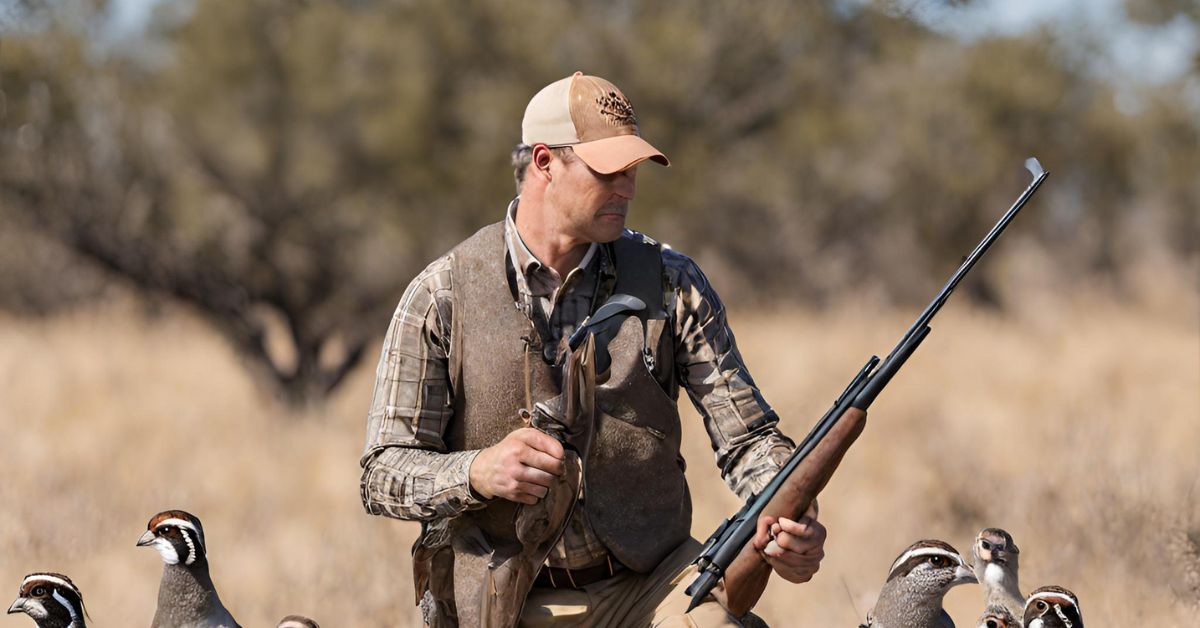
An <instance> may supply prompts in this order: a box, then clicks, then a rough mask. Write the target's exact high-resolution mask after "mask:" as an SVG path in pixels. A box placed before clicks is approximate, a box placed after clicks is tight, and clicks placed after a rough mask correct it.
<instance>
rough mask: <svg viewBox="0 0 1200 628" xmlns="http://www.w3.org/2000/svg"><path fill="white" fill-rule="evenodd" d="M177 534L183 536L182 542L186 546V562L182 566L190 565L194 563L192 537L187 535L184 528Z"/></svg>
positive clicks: (194, 545) (194, 547) (194, 554)
mask: <svg viewBox="0 0 1200 628" xmlns="http://www.w3.org/2000/svg"><path fill="white" fill-rule="evenodd" d="M179 533H180V534H182V535H183V541H184V542H185V543H187V546H188V555H187V560H186V561H184V564H185V565H190V564H192V563H194V562H196V544H195V543H193V542H192V535H191V534H188V531H187V529H186V528H180V529H179Z"/></svg>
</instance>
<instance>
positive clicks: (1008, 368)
mask: <svg viewBox="0 0 1200 628" xmlns="http://www.w3.org/2000/svg"><path fill="white" fill-rule="evenodd" d="M1181 294H1183V295H1187V296H1180V295H1181ZM1155 295H1157V296H1155ZM1122 301H1125V302H1122ZM1017 303H1018V305H1017V306H1016V307H1015V308H1014V310H1013V311H1012V313H1011V314H1010V315H1006V316H1000V315H997V314H996V313H994V312H992V311H987V310H980V309H973V308H969V307H966V306H965V304H964V303H952V304H951V305H950V306H949V307H948V308H947V309H946V311H945V312H944V313H943V315H942V316H941V317H940V318H939V319H938V321H937V324H936V325H935V330H934V334H933V335H932V336H931V337H930V338H929V340H927V341H926V343H925V345H924V346H923V347H922V349H921V351H920V352H918V354H917V355H916V356H915V357H914V358H913V360H912V361H911V362H910V364H909V366H908V367H907V369H906V370H905V371H904V372H903V373H901V375H900V376H899V377H897V379H896V380H895V381H894V382H893V384H892V386H891V387H890V388H889V389H888V390H887V391H886V392H885V393H884V395H883V396H882V397H881V398H880V400H879V402H878V403H877V404H876V406H875V408H874V410H873V412H872V415H871V417H870V419H869V420H868V425H867V430H866V432H865V433H864V435H863V437H862V438H861V439H860V440H859V442H858V444H856V446H855V448H854V449H852V450H851V452H850V454H849V455H848V456H847V459H846V461H845V462H844V463H843V468H842V469H841V470H840V471H839V473H838V475H837V476H835V477H834V479H833V481H832V482H831V484H830V485H829V488H828V489H827V491H826V493H825V495H824V496H823V497H822V519H823V521H824V522H825V523H826V525H827V526H828V527H829V530H830V537H829V543H828V548H827V549H828V558H827V559H826V561H825V563H824V565H823V568H822V570H821V572H820V573H819V574H818V575H817V578H816V579H815V580H814V581H813V582H812V583H810V584H808V585H803V586H790V585H787V584H786V583H782V582H778V581H776V582H773V583H772V584H771V585H770V587H769V588H768V591H767V595H766V596H765V597H764V602H763V603H762V605H761V606H760V608H759V610H760V611H761V613H762V615H763V616H764V617H766V618H767V619H768V620H769V621H772V622H773V624H774V625H779V626H822V627H824V626H845V625H854V624H853V622H854V621H855V620H856V619H861V616H862V615H863V613H865V611H866V609H867V608H869V607H870V606H871V604H872V602H873V600H874V596H875V594H876V593H877V592H878V590H879V587H880V586H881V584H882V579H883V577H884V575H885V573H886V571H887V568H888V565H889V563H890V561H891V560H892V559H893V558H894V556H895V554H896V553H897V552H898V551H899V550H900V549H902V548H903V547H905V546H906V545H908V544H909V543H910V542H912V541H913V540H916V539H917V538H922V537H940V538H943V539H945V540H947V541H949V542H951V543H952V544H954V545H956V546H957V547H959V548H960V549H965V548H966V546H967V545H968V543H969V539H970V538H971V537H972V535H973V534H974V533H975V532H976V531H977V530H978V529H979V528H982V527H984V526H1001V527H1005V528H1007V529H1008V530H1010V531H1011V532H1012V533H1013V534H1014V536H1015V538H1016V540H1017V543H1018V545H1019V546H1020V547H1021V551H1022V561H1021V566H1022V570H1023V572H1022V582H1023V583H1024V586H1025V588H1026V589H1032V588H1034V587H1036V586H1039V585H1042V584H1050V583H1055V584H1060V585H1065V586H1067V587H1069V588H1072V589H1074V590H1075V591H1076V592H1077V593H1079V595H1080V598H1081V601H1082V604H1083V609H1084V613H1085V614H1086V616H1087V618H1088V622H1089V625H1095V626H1135V625H1153V626H1183V625H1189V624H1190V623H1193V622H1194V618H1195V614H1194V613H1195V612H1196V611H1195V607H1194V606H1191V605H1190V604H1194V603H1195V600H1196V597H1195V596H1196V591H1197V590H1198V589H1197V584H1196V581H1195V574H1196V573H1200V571H1198V564H1197V562H1196V561H1197V558H1196V556H1197V553H1196V552H1195V547H1196V539H1197V538H1198V537H1200V534H1198V531H1200V498H1198V497H1197V493H1198V491H1200V487H1198V486H1197V484H1196V482H1197V479H1196V478H1197V477H1198V473H1197V470H1198V468H1197V462H1196V443H1198V442H1200V421H1198V420H1197V417H1198V416H1200V397H1198V394H1197V391H1198V390H1200V361H1198V360H1197V351H1198V350H1200V330H1198V329H1197V326H1196V320H1197V316H1198V315H1200V306H1198V304H1197V302H1196V299H1195V298H1194V295H1192V293H1191V292H1190V291H1189V290H1187V287H1186V285H1170V284H1169V283H1168V284H1160V285H1155V286H1149V287H1148V288H1147V292H1146V293H1144V294H1142V295H1140V296H1139V297H1138V298H1137V299H1132V298H1126V299H1122V300H1117V299H1114V298H1111V297H1101V296H1096V294H1092V295H1090V296H1088V293H1087V292H1086V291H1085V290H1082V289H1077V290H1075V291H1071V292H1066V293H1063V292H1059V293H1054V292H1036V293H1033V294H1028V293H1027V296H1026V298H1024V299H1022V300H1020V301H1017ZM914 315H915V313H914V312H909V311H907V310H898V309H891V308H887V309H880V308H878V307H877V306H876V305H875V304H873V303H872V302H870V301H869V300H866V299H864V300H859V301H855V302H847V303H843V304H841V305H839V306H837V307H833V308H830V309H827V310H820V311H817V310H806V309H787V310H779V311H776V312H774V313H770V314H751V313H749V312H746V311H735V312H734V313H733V315H732V316H733V324H734V328H735V330H736V331H737V332H738V334H739V336H738V338H739V340H740V344H741V347H742V349H743V351H744V352H745V354H746V356H747V359H748V361H749V363H750V365H751V367H752V369H753V371H754V373H755V375H756V377H757V379H758V381H759V383H760V384H761V386H762V388H763V390H764V392H765V394H766V396H767V398H768V399H769V400H771V401H772V402H773V404H774V405H775V406H776V407H777V408H778V409H779V410H780V413H781V415H782V416H783V425H784V427H785V429H786V430H787V431H788V432H790V433H792V434H800V433H802V432H804V431H805V430H807V428H808V426H809V424H810V423H811V421H813V420H815V418H816V417H817V416H818V415H819V413H820V412H821V411H823V410H824V407H825V406H826V405H827V403H828V402H829V401H830V400H831V397H832V396H833V395H835V394H836V392H837V391H838V390H840V387H841V385H842V384H843V383H844V381H845V379H846V378H848V377H849V375H850V374H851V373H852V371H853V370H854V369H855V368H857V367H858V366H859V365H860V363H861V361H862V360H864V359H865V358H866V357H867V356H868V355H869V354H870V353H872V352H880V351H885V350H886V349H888V348H890V346H891V344H892V342H894V340H895V338H896V337H897V336H898V335H899V333H900V332H901V331H902V330H903V328H905V327H906V326H907V323H908V322H909V319H910V318H911V317H912V316H914ZM383 324H384V321H376V327H379V328H380V329H382V326H383ZM781 346H786V347H789V348H794V349H789V351H787V352H779V351H778V348H779V347H781ZM371 371H372V369H371V366H370V365H369V364H363V365H362V367H361V368H359V369H357V370H356V371H355V372H354V373H352V374H351V376H350V379H349V381H348V384H347V385H346V386H345V387H344V389H342V390H340V391H339V392H338V393H337V394H336V395H335V396H334V397H333V398H332V399H331V400H330V402H329V403H328V404H327V405H326V406H325V408H324V410H322V411H320V412H319V413H318V412H317V411H308V412H307V413H305V414H303V415H302V416H299V417H297V416H293V413H294V412H295V411H293V410H289V409H287V407H286V406H282V405H280V404H278V402H276V401H273V400H272V399H271V398H270V397H269V396H267V395H265V394H264V393H262V392H261V391H259V390H258V389H257V388H256V387H255V386H253V385H252V383H251V382H250V381H249V380H248V379H247V378H246V377H245V376H244V373H243V371H242V370H241V369H240V368H238V365H237V357H236V355H235V354H233V353H231V352H230V350H229V349H228V346H227V345H226V344H225V343H223V342H221V341H219V340H218V338H217V337H216V336H215V335H214V334H213V332H212V331H211V330H210V329H209V328H208V327H207V326H206V325H204V324H202V323H201V322H200V321H199V320H197V319H196V318H195V317H193V316H191V315H188V314H186V313H182V312H179V311H177V310H175V309H173V308H171V309H168V310H167V311H166V313H165V315H160V316H157V317H153V318H147V317H146V315H145V312H144V311H142V310H140V309H138V308H134V307H122V306H117V305H110V306H107V307H104V308H101V309H96V310H90V311H85V312H78V313H75V314H70V315H65V316H61V317H57V318H52V319H46V320H41V321H30V320H17V319H12V318H5V319H2V320H0V478H3V482H0V504H3V507H0V591H3V590H5V589H4V587H7V586H11V587H12V592H13V593H14V594H15V588H16V585H17V583H18V582H19V578H20V577H21V576H22V575H24V574H25V573H27V572H30V571H34V570H46V569H48V570H56V571H61V572H64V573H67V574H69V575H70V576H71V577H72V578H73V579H74V580H75V581H76V582H77V583H78V584H79V585H80V587H81V588H82V590H83V592H84V596H85V598H86V600H87V602H88V606H89V608H90V611H91V614H92V617H93V619H94V620H95V621H94V623H95V624H96V625H97V626H116V625H136V624H139V623H144V622H146V621H148V620H149V618H150V617H151V616H152V614H153V607H154V604H155V596H156V590H157V589H156V587H157V581H158V577H159V572H160V563H159V558H158V556H157V555H156V554H155V553H154V552H149V551H146V550H144V549H139V548H136V547H134V542H135V541H136V539H137V537H138V535H139V534H140V533H141V530H142V526H143V525H144V523H145V520H146V518H147V517H148V516H149V515H150V514H153V513H154V512H158V511H159V510H162V509H164V508H186V509H188V510H189V511H191V512H194V513H196V514H197V515H199V516H200V517H201V518H202V519H203V520H204V524H205V530H206V532H207V536H208V538H209V545H210V547H209V552H210V558H211V560H212V570H213V576H214V578H215V580H216V582H217V583H218V587H219V588H220V591H221V595H222V597H223V599H224V600H225V601H226V603H227V605H228V606H229V607H230V608H231V609H232V610H233V611H234V612H235V614H236V615H237V616H238V617H239V618H240V619H241V621H242V622H243V623H244V624H245V625H247V626H259V625H270V622H272V621H274V620H277V619H278V618H279V617H282V616H284V615H286V614H288V613H294V612H300V613H306V614H310V615H312V616H314V617H316V618H317V619H318V620H319V621H321V622H322V624H329V625H335V626H353V627H356V628H357V627H371V626H396V625H401V626H403V625H416V624H415V622H416V613H415V610H414V608H413V606H412V597H411V595H412V591H411V580H410V577H409V560H408V556H409V544H410V543H411V541H412V539H413V538H414V536H415V533H416V525H415V524H410V523H402V522H397V521H391V520H386V519H381V518H375V517H369V516H367V515H365V514H364V513H363V511H362V508H361V506H360V504H359V497H358V471H359V470H358V465H357V464H356V461H357V459H358V455H359V453H360V449H361V444H362V438H363V429H364V413H365V410H366V406H367V403H368V400H369V395H370V388H371V384H372V372H371ZM684 421H685V424H686V429H687V431H686V433H685V436H686V438H687V441H686V443H685V448H686V449H685V452H684V453H685V455H686V456H687V457H688V461H689V467H688V473H689V476H690V479H691V483H692V490H693V497H694V499H695V502H696V517H695V523H694V526H693V531H694V534H695V535H697V536H703V535H706V534H707V533H708V532H710V531H711V529H712V528H713V527H714V526H715V525H716V523H717V522H718V520H719V518H720V517H722V516H725V515H727V514H729V513H730V512H732V511H733V510H734V509H735V508H736V506H737V503H736V500H735V498H734V497H733V495H732V494H731V493H730V492H729V491H728V490H727V489H725V488H723V486H722V485H721V483H720V480H719V478H718V476H717V474H716V470H715V468H714V465H713V464H712V463H711V452H710V451H709V449H708V446H707V441H706V439H705V437H704V435H703V431H702V429H701V428H700V427H699V423H698V420H697V419H696V417H695V415H694V414H693V413H690V412H688V413H687V414H685V416H684ZM1189 544H1190V545H1189ZM1188 547H1191V548H1192V550H1191V553H1190V554H1188V550H1187V548H1188ZM1189 578H1190V579H1189ZM6 583H7V584H6ZM981 601H982V597H981V595H980V593H979V590H978V589H977V588H975V587H962V588H959V589H957V590H955V591H953V592H952V593H951V595H950V597H949V598H948V607H949V609H950V611H951V613H952V614H953V615H954V616H955V618H956V619H957V620H958V622H959V623H960V625H966V624H968V623H969V622H970V621H972V620H973V619H974V618H975V617H976V616H977V614H978V613H979V611H980V603H981Z"/></svg>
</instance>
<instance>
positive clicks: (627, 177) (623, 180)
mask: <svg viewBox="0 0 1200 628" xmlns="http://www.w3.org/2000/svg"><path fill="white" fill-rule="evenodd" d="M636 190H637V166H634V167H632V168H628V169H626V170H622V171H621V172H618V173H616V176H614V177H613V192H616V193H617V194H620V195H621V196H624V197H625V198H633V193H634V191H636Z"/></svg>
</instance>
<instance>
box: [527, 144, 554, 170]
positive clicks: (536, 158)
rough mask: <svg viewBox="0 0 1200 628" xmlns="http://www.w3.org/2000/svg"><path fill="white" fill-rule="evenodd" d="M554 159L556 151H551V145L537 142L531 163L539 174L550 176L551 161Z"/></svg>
mask: <svg viewBox="0 0 1200 628" xmlns="http://www.w3.org/2000/svg"><path fill="white" fill-rule="evenodd" d="M552 161H554V153H551V152H550V147H548V146H546V145H545V144H536V145H534V147H533V158H532V159H531V160H530V163H531V164H532V165H533V167H534V168H535V169H536V170H537V172H538V174H540V175H542V176H544V177H546V178H547V179H549V178H550V162H552Z"/></svg>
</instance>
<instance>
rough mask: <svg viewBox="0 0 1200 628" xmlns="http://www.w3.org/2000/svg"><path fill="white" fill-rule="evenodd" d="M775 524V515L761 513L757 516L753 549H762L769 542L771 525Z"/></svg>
mask: <svg viewBox="0 0 1200 628" xmlns="http://www.w3.org/2000/svg"><path fill="white" fill-rule="evenodd" d="M774 525H775V517H773V516H771V515H763V516H761V517H759V518H758V523H757V525H756V526H755V530H754V539H753V541H751V542H752V543H754V549H756V550H758V551H760V552H761V551H763V549H764V548H765V547H766V546H767V543H770V542H771V535H772V530H771V529H772V526H774Z"/></svg>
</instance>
